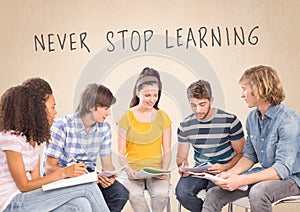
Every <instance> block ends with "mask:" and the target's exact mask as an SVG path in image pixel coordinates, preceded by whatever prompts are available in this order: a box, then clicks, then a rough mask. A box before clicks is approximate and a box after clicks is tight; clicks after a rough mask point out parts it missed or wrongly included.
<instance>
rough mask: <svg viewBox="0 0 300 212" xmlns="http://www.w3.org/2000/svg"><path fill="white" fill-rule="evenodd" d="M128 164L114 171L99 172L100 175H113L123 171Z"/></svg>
mask: <svg viewBox="0 0 300 212" xmlns="http://www.w3.org/2000/svg"><path fill="white" fill-rule="evenodd" d="M126 167H127V166H122V167H120V168H118V169H115V170H114V171H103V172H99V173H98V176H106V177H111V176H113V175H116V174H119V173H120V172H121V171H123V170H124V169H125V168H126Z"/></svg>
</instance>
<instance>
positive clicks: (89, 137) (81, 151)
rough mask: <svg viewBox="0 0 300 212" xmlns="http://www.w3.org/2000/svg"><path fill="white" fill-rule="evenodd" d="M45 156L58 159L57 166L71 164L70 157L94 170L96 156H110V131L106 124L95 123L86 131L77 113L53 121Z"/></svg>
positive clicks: (72, 161)
mask: <svg viewBox="0 0 300 212" xmlns="http://www.w3.org/2000/svg"><path fill="white" fill-rule="evenodd" d="M46 151H47V152H46V154H47V156H51V157H54V158H57V159H59V162H58V165H59V166H60V167H65V166H67V165H70V164H73V163H74V162H75V161H74V160H73V159H72V157H74V158H76V160H78V161H80V162H84V163H86V164H87V166H89V167H91V168H95V165H96V160H97V156H98V154H99V155H100V156H101V157H103V156H107V155H110V154H111V131H110V125H109V123H107V122H103V123H95V124H94V125H93V126H92V127H91V129H90V131H89V132H87V131H86V129H85V127H84V125H83V122H82V120H81V118H80V115H79V114H78V113H76V114H74V115H67V116H64V117H62V118H60V119H57V120H55V122H54V123H53V125H52V127H51V141H50V143H49V145H48V147H47V150H46Z"/></svg>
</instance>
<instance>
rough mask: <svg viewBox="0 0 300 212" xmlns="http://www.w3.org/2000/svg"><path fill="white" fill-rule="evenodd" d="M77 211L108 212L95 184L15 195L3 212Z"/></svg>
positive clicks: (38, 190)
mask: <svg viewBox="0 0 300 212" xmlns="http://www.w3.org/2000/svg"><path fill="white" fill-rule="evenodd" d="M9 211H13V212H24V211H25V212H26V211H30V212H42V211H78V212H93V211H99V212H100V211H101V212H102V211H103V212H106V211H107V212H108V211H109V209H108V207H107V205H106V203H105V201H104V198H103V196H102V194H101V192H100V191H99V189H98V188H97V185H96V183H87V184H83V185H78V186H72V187H66V188H61V189H54V190H50V191H43V190H42V189H41V188H40V189H36V190H33V191H30V192H24V193H20V194H17V195H16V196H15V197H14V198H13V199H12V201H11V202H10V204H9V205H8V206H7V207H6V208H5V210H4V212H9Z"/></svg>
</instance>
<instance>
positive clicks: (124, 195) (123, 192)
mask: <svg viewBox="0 0 300 212" xmlns="http://www.w3.org/2000/svg"><path fill="white" fill-rule="evenodd" d="M115 184H116V185H115V188H116V190H117V191H118V196H119V198H120V199H125V200H128V199H129V191H128V190H127V188H125V186H124V185H122V184H121V183H119V182H115Z"/></svg>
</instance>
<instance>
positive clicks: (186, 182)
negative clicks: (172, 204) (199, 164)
mask: <svg viewBox="0 0 300 212" xmlns="http://www.w3.org/2000/svg"><path fill="white" fill-rule="evenodd" d="M213 186H215V184H213V183H212V182H211V181H209V180H206V179H200V178H196V177H192V176H188V177H181V178H180V179H179V181H178V183H177V186H176V197H177V199H178V201H179V202H180V204H181V205H182V206H183V207H185V208H186V209H188V210H189V211H195V212H196V211H197V212H199V211H201V209H202V204H203V200H202V199H200V198H198V197H197V194H198V193H199V192H200V191H201V190H202V189H205V190H208V189H210V188H211V187H213Z"/></svg>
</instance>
